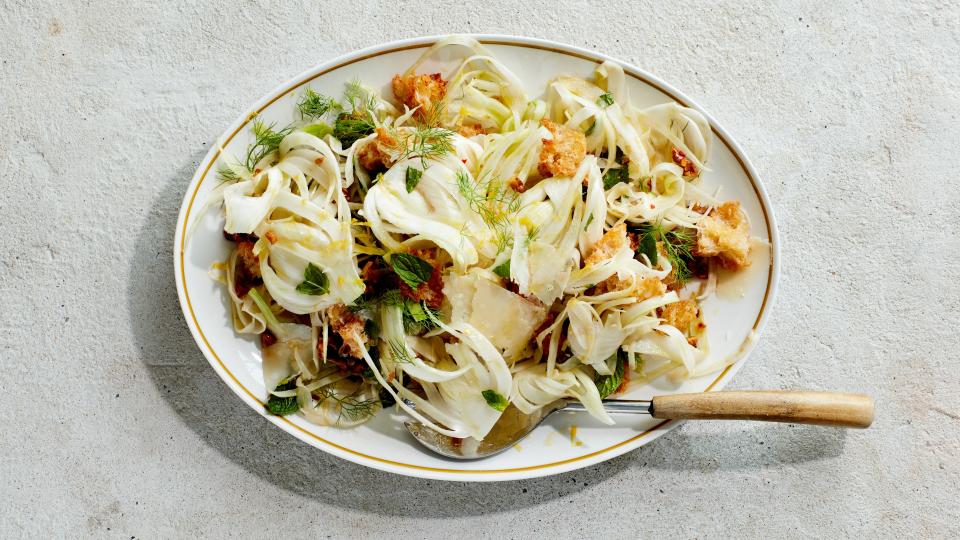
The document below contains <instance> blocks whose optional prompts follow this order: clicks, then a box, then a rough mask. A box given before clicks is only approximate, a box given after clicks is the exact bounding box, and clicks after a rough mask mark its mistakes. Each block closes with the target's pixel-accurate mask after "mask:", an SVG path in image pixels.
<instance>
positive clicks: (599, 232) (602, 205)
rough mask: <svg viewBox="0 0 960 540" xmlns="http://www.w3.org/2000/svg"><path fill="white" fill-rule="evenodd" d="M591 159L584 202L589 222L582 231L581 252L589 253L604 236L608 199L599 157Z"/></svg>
mask: <svg viewBox="0 0 960 540" xmlns="http://www.w3.org/2000/svg"><path fill="white" fill-rule="evenodd" d="M588 159H590V160H591V162H592V163H591V164H590V165H589V169H588V170H589V173H588V174H587V196H586V201H585V202H584V205H585V207H584V210H583V212H584V214H586V215H587V224H586V225H585V226H584V227H583V232H582V233H580V239H579V247H580V253H589V252H590V251H592V250H593V247H594V246H595V245H596V243H597V242H598V241H599V240H600V237H602V236H603V227H604V225H605V224H606V217H607V200H606V199H605V198H604V193H603V178H601V177H600V168H599V167H597V164H596V163H597V158H595V157H592V156H591V158H588ZM584 161H586V160H584Z"/></svg>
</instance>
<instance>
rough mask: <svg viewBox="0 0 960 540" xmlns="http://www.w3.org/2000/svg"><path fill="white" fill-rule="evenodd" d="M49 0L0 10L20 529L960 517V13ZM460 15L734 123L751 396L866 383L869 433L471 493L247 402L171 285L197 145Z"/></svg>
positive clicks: (937, 5) (6, 533) (877, 529)
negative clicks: (763, 325)
mask: <svg viewBox="0 0 960 540" xmlns="http://www.w3.org/2000/svg"><path fill="white" fill-rule="evenodd" d="M43 4H44V5H41V3H39V2H29V3H21V2H9V1H3V2H0V57H2V62H3V64H2V67H0V126H2V129H0V171H2V174H0V210H2V211H0V223H2V231H3V234H0V260H2V265H0V276H2V280H0V299H2V307H0V351H2V352H0V357H2V368H3V369H2V370H0V409H2V411H3V412H2V414H0V418H2V425H3V435H2V436H0V500H2V501H3V502H2V503H0V536H2V537H7V538H9V537H21V536H23V537H50V536H57V537H59V536H68V537H77V536H94V537H116V538H133V537H137V538H140V537H143V538H153V537H188V536H198V535H199V536H210V537H220V536H248V537H255V538H287V537H291V538H292V537H311V538H324V537H332V538H350V537H373V536H388V535H389V536H399V537H408V538H419V537H436V538H440V537H445V538H459V537H463V536H474V535H482V536H486V537H491V538H530V537H552V538H582V537H608V538H634V537H651V536H654V535H657V536H675V537H727V536H734V535H736V536H744V537H770V536H789V537H805V536H825V537H838V536H839V537H851V536H865V535H869V536H883V537H895V536H901V535H907V534H911V535H916V536H923V537H948V536H954V537H956V536H958V535H960V489H958V486H960V465H958V461H960V429H958V424H960V389H958V384H957V379H958V378H957V367H958V360H960V358H958V356H960V355H958V352H957V351H958V349H960V338H958V337H957V333H956V329H955V327H956V325H957V323H958V322H960V286H958V283H960V270H958V268H960V265H958V263H960V240H958V233H960V228H958V225H957V208H958V206H960V187H958V185H957V181H958V177H957V173H956V170H957V167H956V163H955V162H956V150H957V144H958V143H960V128H958V113H960V65H958V56H960V43H958V41H960V30H958V25H960V10H958V8H957V5H956V3H953V2H922V3H920V2H918V3H915V4H913V5H911V6H907V5H901V3H900V2H897V1H894V0H877V1H872V2H862V3H847V2H836V1H833V2H813V3H810V2H780V3H777V4H766V3H762V2H744V1H742V0H737V1H729V2H720V3H712V4H711V5H709V6H702V7H687V6H680V5H678V4H677V3H673V2H671V3H669V5H668V4H666V3H665V4H662V5H660V4H656V5H655V4H651V3H647V2H643V3H632V4H631V5H629V6H628V4H627V3H623V4H619V5H612V4H611V5H605V4H600V3H597V2H575V1H568V0H555V1H552V2H545V1H542V2H524V3H521V2H499V1H492V0H487V1H484V2H482V3H479V4H472V5H459V4H456V3H455V4H450V3H449V2H447V3H439V2H430V3H429V5H425V6H423V7H414V6H413V5H408V6H396V5H394V4H395V3H394V2H385V3H382V4H377V3H372V2H359V1H358V2H336V3H330V4H323V5H321V4H311V3H306V2H300V3H285V4H284V5H282V6H281V5H270V4H268V3H266V2H245V3H238V4H231V5H228V4H220V3H208V2H198V3H197V4H199V5H194V4H193V3H189V2H182V3H181V2H159V3H155V5H138V4H137V3H133V2H120V1H116V0H104V1H100V2H83V3H80V2H69V1H65V0H57V1H53V2H47V3H43ZM904 4H905V3H904ZM454 31H459V32H469V31H477V32H501V33H512V34H524V35H530V36H536V37H544V38H552V39H557V40H561V41H565V42H568V43H572V44H575V45H580V46H583V47H587V48H592V49H596V50H600V51H604V52H607V53H609V54H611V55H614V56H616V57H619V58H623V59H625V60H628V61H630V62H633V63H636V64H637V65H639V66H641V67H644V68H646V69H649V70H650V71H652V72H653V73H656V74H657V75H659V76H661V77H663V78H664V79H666V80H667V81H670V82H672V83H674V84H676V85H677V86H678V87H679V88H681V89H682V90H683V91H684V92H686V93H688V94H689V95H691V96H693V97H694V98H695V99H696V100H698V101H699V102H700V103H701V104H702V105H703V106H704V107H705V108H706V109H707V110H709V111H710V112H711V113H712V114H714V115H715V116H716V118H717V119H718V120H719V121H720V122H721V123H723V125H724V126H726V127H727V129H728V130H729V131H730V132H731V133H732V134H733V136H734V137H735V138H736V139H737V140H738V141H739V142H740V143H741V144H742V145H743V147H744V148H745V149H746V151H747V154H748V155H749V156H750V157H751V158H752V160H753V162H754V164H755V165H756V167H757V169H758V171H759V172H760V175H761V177H762V178H763V179H764V181H765V183H766V186H767V189H768V190H769V192H770V195H771V198H772V200H773V203H774V206H775V208H776V212H777V215H778V218H779V222H780V231H781V235H782V238H783V269H784V273H783V279H782V283H781V292H780V297H779V301H778V303H777V305H776V307H775V309H774V313H773V318H772V320H771V321H770V324H769V326H768V327H767V331H766V334H765V335H764V339H763V340H762V341H761V344H760V346H759V348H758V349H757V351H756V352H755V354H754V356H753V358H752V361H751V362H749V364H748V365H747V366H746V367H745V368H744V369H743V371H741V372H740V374H739V375H738V377H737V378H736V379H735V381H734V383H733V385H732V387H733V388H812V389H848V390H859V391H866V392H870V393H872V394H873V395H874V396H875V397H876V398H877V400H878V405H879V410H878V417H877V421H876V423H875V425H874V427H873V428H871V429H869V430H867V431H849V432H845V431H833V430H828V429H815V428H806V427H796V426H781V425H754V424H746V423H725V424H719V423H718V424H707V423H700V424H687V425H685V426H683V427H682V428H680V429H677V430H675V431H673V432H672V433H670V434H669V435H667V436H665V437H663V438H662V439H660V440H658V441H656V442H655V443H654V444H652V445H650V446H647V447H645V448H643V449H640V450H638V451H635V452H632V453H630V454H628V455H625V456H622V457H620V458H617V459H614V460H612V461H610V462H608V463H606V464H603V465H600V466H596V467H593V468H590V469H587V470H581V471H577V472H574V473H570V474H565V475H561V476H555V477H551V478H546V479H542V480H531V481H521V482H512V483H506V484H487V485H483V484H465V483H464V484H459V483H440V482H429V481H421V480H414V479H409V478H403V477H399V476H391V475H387V474H382V473H379V472H375V471H373V470H368V469H365V468H362V467H360V466H356V465H352V464H349V463H346V462H342V461H339V460H337V459H334V458H332V457H329V456H327V455H325V454H324V453H322V452H320V451H318V450H315V449H313V448H311V447H308V446H306V445H305V444H302V443H299V442H298V441H296V440H295V439H293V438H292V437H290V436H288V435H285V434H284V433H282V432H281V431H280V430H278V429H275V428H273V427H271V426H269V425H268V424H267V423H266V422H265V421H263V420H262V419H260V418H259V417H258V416H257V415H256V414H255V413H254V412H253V411H251V410H249V409H248V408H247V407H246V406H245V405H243V404H242V403H241V402H240V400H239V399H238V398H236V397H235V396H233V395H232V394H230V393H229V391H228V390H227V387H226V386H225V385H224V384H223V383H221V382H220V380H219V379H218V378H217V377H216V375H215V374H214V372H213V370H212V369H210V368H209V367H208V365H207V363H206V362H205V360H204V359H203V358H202V356H201V355H200V352H199V351H198V350H197V348H196V347H195V345H194V343H193V341H192V340H191V338H190V335H189V333H188V331H187V327H186V325H185V323H184V322H183V320H182V317H181V314H180V309H179V307H178V305H177V300H176V294H175V291H174V285H173V275H172V264H171V256H172V253H171V251H172V246H171V244H172V238H173V228H174V223H175V221H176V214H177V209H178V206H179V203H180V199H181V197H182V194H183V192H184V189H185V187H186V185H187V182H188V181H189V179H190V177H191V175H192V174H193V171H194V168H195V166H196V164H197V162H198V160H199V159H200V158H201V157H202V156H203V154H204V153H205V152H206V151H207V148H208V147H209V145H210V144H211V142H212V141H214V140H215V138H216V137H217V135H218V134H219V133H220V132H221V131H222V130H223V129H224V127H225V126H226V125H227V124H228V122H229V121H230V120H232V119H233V118H234V116H235V115H236V114H237V112H238V111H240V110H241V109H242V108H243V107H245V106H247V105H248V104H249V103H251V102H253V101H254V100H256V99H257V98H259V97H260V96H261V95H263V94H264V93H265V92H267V91H268V90H270V89H271V88H273V87H274V86H275V85H277V84H278V83H279V82H282V81H284V80H286V79H288V78H289V77H292V76H293V75H295V74H297V73H299V72H301V71H302V70H304V69H305V68H307V67H309V66H311V65H313V64H315V63H317V62H320V61H323V60H325V59H329V58H331V57H333V56H336V55H339V54H342V53H345V52H348V51H351V50H354V49H356V48H359V47H365V46H368V45H372V44H376V43H379V42H383V41H387V40H392V39H396V38H402V37H410V36H416V35H422V34H435V33H444V32H454Z"/></svg>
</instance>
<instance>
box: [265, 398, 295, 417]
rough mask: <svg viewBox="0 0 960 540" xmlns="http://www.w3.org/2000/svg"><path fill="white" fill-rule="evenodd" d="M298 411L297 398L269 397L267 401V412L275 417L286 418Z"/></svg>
mask: <svg viewBox="0 0 960 540" xmlns="http://www.w3.org/2000/svg"><path fill="white" fill-rule="evenodd" d="M299 410H300V404H299V403H297V396H290V397H277V396H273V395H271V396H270V399H268V400H267V412H269V413H270V414H272V415H275V416H287V415H288V414H293V413H295V412H297V411H299Z"/></svg>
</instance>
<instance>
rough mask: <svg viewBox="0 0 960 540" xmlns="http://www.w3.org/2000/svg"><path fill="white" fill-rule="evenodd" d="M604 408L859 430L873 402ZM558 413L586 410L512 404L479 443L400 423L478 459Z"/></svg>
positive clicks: (710, 398)
mask: <svg viewBox="0 0 960 540" xmlns="http://www.w3.org/2000/svg"><path fill="white" fill-rule="evenodd" d="M407 404H408V405H413V404H412V403H411V402H407ZM603 408H604V409H606V411H607V412H608V413H611V414H649V415H650V416H652V417H654V418H661V419H664V420H692V419H698V420H759V421H765V422H790V423H793V424H814V425H818V426H830V427H849V428H861V429H862V428H866V427H869V426H870V424H871V423H873V398H871V397H870V396H867V395H864V394H851V393H842V392H798V391H783V390H760V391H737V392H704V393H696V394H674V395H668V396H656V397H654V398H653V399H651V400H628V399H611V400H604V402H603ZM560 410H565V411H586V408H585V407H584V406H583V404H582V403H580V402H579V401H573V400H565V399H561V400H558V401H555V402H554V403H551V404H550V405H547V406H546V407H544V408H543V409H541V410H540V411H539V412H538V413H536V414H523V413H522V412H520V410H519V409H517V408H516V407H514V406H512V405H511V406H509V407H508V408H507V409H506V410H505V411H504V412H503V414H502V415H501V416H500V419H499V420H497V423H496V424H494V426H493V429H491V430H490V433H488V434H487V436H486V437H484V439H483V440H482V441H477V440H476V439H472V438H467V439H458V438H455V437H448V436H447V435H443V434H441V433H438V432H436V431H434V430H433V429H431V428H429V427H427V426H425V425H423V424H422V423H420V422H418V421H416V420H408V421H406V422H404V425H405V426H406V427H407V431H409V432H410V434H411V435H413V437H414V438H415V439H416V440H417V441H418V442H419V443H420V444H422V445H423V446H425V447H427V448H428V449H430V450H432V451H433V452H436V453H437V454H440V455H443V456H446V457H449V458H454V459H480V458H485V457H490V456H492V455H494V454H499V453H500V452H503V451H504V450H506V449H508V448H511V447H513V446H514V445H515V444H517V443H518V442H520V440H521V439H523V438H524V437H526V436H527V435H529V434H530V432H531V431H533V429H534V428H535V427H537V426H538V425H540V423H541V422H543V421H544V420H545V419H546V418H547V417H548V416H550V415H551V414H553V413H555V412H557V411H560Z"/></svg>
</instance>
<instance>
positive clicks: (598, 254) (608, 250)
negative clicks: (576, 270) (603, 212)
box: [584, 223, 629, 266]
mask: <svg viewBox="0 0 960 540" xmlns="http://www.w3.org/2000/svg"><path fill="white" fill-rule="evenodd" d="M627 242H629V240H628V239H627V226H626V225H625V224H623V223H621V224H619V225H617V226H616V227H614V228H612V229H610V230H609V231H607V232H606V233H604V234H603V236H602V237H601V238H600V240H599V241H597V245H595V246H593V251H591V252H590V255H588V256H587V258H586V260H585V261H584V263H585V266H587V265H591V264H595V263H598V262H600V261H605V260H607V259H609V258H611V257H613V256H614V254H616V253H617V252H618V251H620V250H621V249H623V246H625V245H627Z"/></svg>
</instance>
